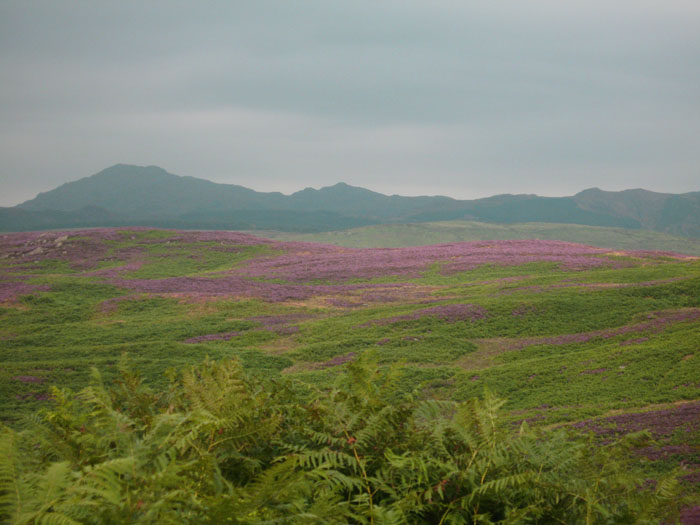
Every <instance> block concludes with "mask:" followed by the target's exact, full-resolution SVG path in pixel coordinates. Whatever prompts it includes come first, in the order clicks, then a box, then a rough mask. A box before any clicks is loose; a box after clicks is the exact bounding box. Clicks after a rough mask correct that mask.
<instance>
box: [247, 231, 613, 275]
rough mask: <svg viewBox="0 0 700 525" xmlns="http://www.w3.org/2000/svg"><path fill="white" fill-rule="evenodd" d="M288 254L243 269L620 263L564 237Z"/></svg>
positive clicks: (306, 271)
mask: <svg viewBox="0 0 700 525" xmlns="http://www.w3.org/2000/svg"><path fill="white" fill-rule="evenodd" d="M277 247H280V248H283V249H286V250H287V253H286V254H284V255H281V256H277V257H266V258H259V259H256V260H254V261H251V262H250V263H249V264H248V265H246V266H245V268H244V269H243V270H242V271H243V272H244V273H245V274H246V275H248V276H251V277H261V278H279V279H284V280H286V281H290V282H313V281H318V280H328V281H334V282H342V281H347V280H350V279H372V278H376V277H384V276H388V275H399V276H406V277H419V276H420V274H421V273H422V272H425V271H426V270H427V269H428V268H429V267H430V266H431V265H432V264H434V263H437V262H441V261H443V262H444V263H445V265H444V266H443V268H442V271H443V273H445V274H450V273H455V272H460V271H465V270H471V269H474V268H476V267H478V266H481V265H484V264H497V265H506V266H508V265H519V264H524V263H529V262H555V263H559V264H560V265H561V266H562V267H563V268H566V269H586V268H593V267H598V266H616V265H617V266H619V265H622V264H623V263H622V262H620V261H613V260H611V259H606V258H601V257H598V255H601V254H605V253H608V252H609V250H605V249H602V248H594V247H592V246H584V245H581V244H574V243H567V242H560V241H539V240H530V241H521V240H515V241H488V242H462V243H451V244H436V245H432V246H418V247H405V248H365V249H350V248H339V247H334V246H325V245H319V244H312V243H278V244H277Z"/></svg>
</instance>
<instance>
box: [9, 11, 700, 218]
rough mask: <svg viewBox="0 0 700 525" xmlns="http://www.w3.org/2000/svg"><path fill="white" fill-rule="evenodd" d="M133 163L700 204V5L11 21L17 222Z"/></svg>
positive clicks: (78, 14) (24, 15)
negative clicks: (59, 189)
mask: <svg viewBox="0 0 700 525" xmlns="http://www.w3.org/2000/svg"><path fill="white" fill-rule="evenodd" d="M116 163H128V164H139V165H152V164H154V165H158V166H161V167H163V168H165V169H167V170H168V171H170V172H172V173H176V174H179V175H192V176H195V177H202V178H206V179H210V180H214V181H217V182H227V183H235V184H241V185H243V186H247V187H250V188H253V189H256V190H263V191H272V190H279V191H283V192H285V193H291V192H293V191H296V190H300V189H302V188H304V187H307V186H311V187H321V186H328V185H332V184H334V183H336V182H338V181H344V182H347V183H349V184H353V185H357V186H364V187H367V188H370V189H373V190H376V191H381V192H383V193H390V194H391V193H399V194H404V195H418V194H431V195H435V194H443V195H450V196H453V197H460V198H475V197H481V196H488V195H492V194H498V193H537V194H540V195H571V194H574V193H576V192H578V191H580V190H582V189H584V188H588V187H592V186H598V187H601V188H603V189H608V190H619V189H625V188H633V187H643V188H647V189H651V190H655V191H664V192H674V193H676V192H685V191H697V190H700V2H698V0H688V1H685V0H657V1H645V0H604V1H601V0H585V1H578V0H573V1H561V0H551V1H550V0H512V1H499V0H490V1H486V0H484V1H479V2H470V1H467V0H464V1H443V0H424V1H420V2H419V1H415V2H413V1H406V0H401V1H387V0H382V1H379V2H378V1H376V0H374V1H361V0H347V1H343V2H340V1H333V0H320V1H318V2H315V1H288V0H285V1H283V0H280V1H275V2H272V1H261V0H250V1H235V0H233V1H227V2H194V1H192V2H177V1H172V0H169V1H162V2H159V1H153V0H150V1H148V2H142V1H139V2H136V1H134V2H130V1H111V2H106V1H95V0H90V1H85V2H72V1H67V0H66V1H60V2H56V1H55V0H51V1H46V2H36V1H32V0H17V1H11V0H0V206H10V205H14V204H17V203H19V202H21V201H23V200H26V199H29V198H31V197H33V196H34V195H35V194H36V193H38V192H39V191H47V190H50V189H52V188H54V187H55V186H57V185H59V184H61V183H63V182H66V181H70V180H76V179H78V178H81V177H85V176H88V175H91V174H94V173H96V172H98V171H100V170H101V169H104V168H106V167H108V166H110V165H113V164H116Z"/></svg>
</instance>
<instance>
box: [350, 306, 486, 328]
mask: <svg viewBox="0 0 700 525" xmlns="http://www.w3.org/2000/svg"><path fill="white" fill-rule="evenodd" d="M487 315H488V314H487V312H486V310H484V308H482V307H481V306H479V305H476V304H445V305H440V306H432V307H430V308H422V309H420V310H416V311H415V312H412V313H410V314H406V315H398V316H396V317H388V318H386V319H377V320H375V321H370V322H368V323H365V324H363V325H360V326H362V327H366V326H371V325H385V324H394V323H398V322H400V321H415V320H418V319H422V318H423V317H435V318H437V319H440V320H442V321H445V322H447V323H456V322H457V321H476V320H479V319H484V318H486V316H487Z"/></svg>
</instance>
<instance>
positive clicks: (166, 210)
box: [0, 164, 700, 237]
mask: <svg viewBox="0 0 700 525" xmlns="http://www.w3.org/2000/svg"><path fill="white" fill-rule="evenodd" d="M445 220H470V221H480V222H491V223H503V224H513V223H520V222H548V223H566V224H582V225H589V226H608V227H618V228H634V229H646V230H654V231H660V232H666V233H672V234H675V235H683V236H689V237H700V192H696V193H686V194H682V195H673V194H663V193H654V192H650V191H646V190H626V191H622V192H606V191H602V190H599V189H597V188H594V189H590V190H585V191H583V192H581V193H579V194H577V195H574V196H573V197H539V196H537V195H497V196H494V197H488V198H485V199H476V200H456V199H452V198H449V197H403V196H399V195H392V196H388V195H383V194H381V193H377V192H373V191H370V190H367V189H364V188H358V187H354V186H349V185H347V184H344V183H339V184H336V185H334V186H330V187H325V188H321V189H319V190H315V189H312V188H306V189H304V190H302V191H298V192H296V193H293V194H292V195H283V194H282V193H279V192H272V193H261V192H257V191H254V190H251V189H249V188H245V187H243V186H237V185H233V184H217V183H214V182H211V181H207V180H204V179H198V178H195V177H181V176H178V175H173V174H171V173H168V172H167V171H165V170H163V169H162V168H158V167H156V166H147V167H141V166H130V165H125V164H118V165H116V166H112V167H111V168H107V169H105V170H103V171H101V172H99V173H97V174H95V175H93V176H91V177H86V178H83V179H80V180H77V181H74V182H69V183H66V184H63V185H62V186H59V187H58V188H56V189H54V190H51V191H48V192H45V193H40V194H39V195H37V196H36V197H35V198H34V199H32V200H29V201H27V202H24V203H22V204H20V205H18V206H15V207H14V208H0V230H2V231H26V230H40V229H52V228H53V229H55V228H69V227H71V228H72V227H90V226H131V225H133V226H136V225H140V226H158V227H172V228H190V229H245V230H264V229H267V230H281V231H292V232H294V231H296V232H322V231H333V230H342V229H347V228H353V227H359V226H366V225H372V224H386V223H397V222H431V221H445Z"/></svg>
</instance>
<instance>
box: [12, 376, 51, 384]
mask: <svg viewBox="0 0 700 525" xmlns="http://www.w3.org/2000/svg"><path fill="white" fill-rule="evenodd" d="M12 379H13V380H14V381H19V382H21V383H43V382H44V378H43V377H37V376H15V377H13V378H12Z"/></svg>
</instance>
